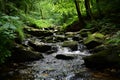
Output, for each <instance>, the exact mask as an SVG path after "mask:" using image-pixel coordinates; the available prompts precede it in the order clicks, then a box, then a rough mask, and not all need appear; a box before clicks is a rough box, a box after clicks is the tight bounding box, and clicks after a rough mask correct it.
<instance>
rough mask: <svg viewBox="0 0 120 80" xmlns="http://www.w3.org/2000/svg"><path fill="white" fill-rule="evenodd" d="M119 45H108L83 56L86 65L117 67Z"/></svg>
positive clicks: (119, 62) (97, 67)
mask: <svg viewBox="0 0 120 80" xmlns="http://www.w3.org/2000/svg"><path fill="white" fill-rule="evenodd" d="M119 54H120V47H118V46H108V47H107V48H105V49H103V50H102V51H99V52H97V53H95V54H93V55H91V56H87V57H84V58H83V59H84V61H85V65H86V67H89V68H92V69H104V68H119V67H120V56H119Z"/></svg>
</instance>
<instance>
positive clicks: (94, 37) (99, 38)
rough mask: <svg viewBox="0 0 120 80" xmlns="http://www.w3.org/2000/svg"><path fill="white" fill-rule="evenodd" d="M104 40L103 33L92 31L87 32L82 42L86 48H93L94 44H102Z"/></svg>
mask: <svg viewBox="0 0 120 80" xmlns="http://www.w3.org/2000/svg"><path fill="white" fill-rule="evenodd" d="M103 42H104V35H103V34H101V33H93V34H91V33H90V32H88V37H87V38H86V39H85V40H84V44H85V45H86V46H87V48H88V49H93V48H95V47H96V46H98V45H100V44H102V43H103Z"/></svg>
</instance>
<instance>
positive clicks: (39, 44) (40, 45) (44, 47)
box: [28, 41, 52, 52]
mask: <svg viewBox="0 0 120 80" xmlns="http://www.w3.org/2000/svg"><path fill="white" fill-rule="evenodd" d="M28 44H29V45H30V46H31V47H33V48H34V50H36V51H38V52H47V51H50V50H51V49H52V46H51V45H47V44H45V43H42V42H34V41H29V43H28Z"/></svg>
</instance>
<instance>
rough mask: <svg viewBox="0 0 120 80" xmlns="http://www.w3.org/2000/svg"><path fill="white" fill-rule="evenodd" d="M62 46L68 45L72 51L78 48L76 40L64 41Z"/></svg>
mask: <svg viewBox="0 0 120 80" xmlns="http://www.w3.org/2000/svg"><path fill="white" fill-rule="evenodd" d="M62 47H68V48H70V49H71V50H72V51H75V50H77V49H78V42H77V41H64V42H63V44H62Z"/></svg>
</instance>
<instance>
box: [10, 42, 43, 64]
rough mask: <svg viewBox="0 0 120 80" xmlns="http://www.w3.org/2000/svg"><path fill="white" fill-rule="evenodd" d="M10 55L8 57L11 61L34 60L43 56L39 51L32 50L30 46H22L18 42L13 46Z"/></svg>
mask: <svg viewBox="0 0 120 80" xmlns="http://www.w3.org/2000/svg"><path fill="white" fill-rule="evenodd" d="M13 49H14V50H13V51H12V56H11V57H10V60H13V61H18V62H21V61H23V62H24V61H34V60H39V59H42V58H44V57H43V55H42V54H41V53H40V52H36V51H33V50H32V48H30V47H24V46H22V45H20V44H15V47H14V48H13Z"/></svg>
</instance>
